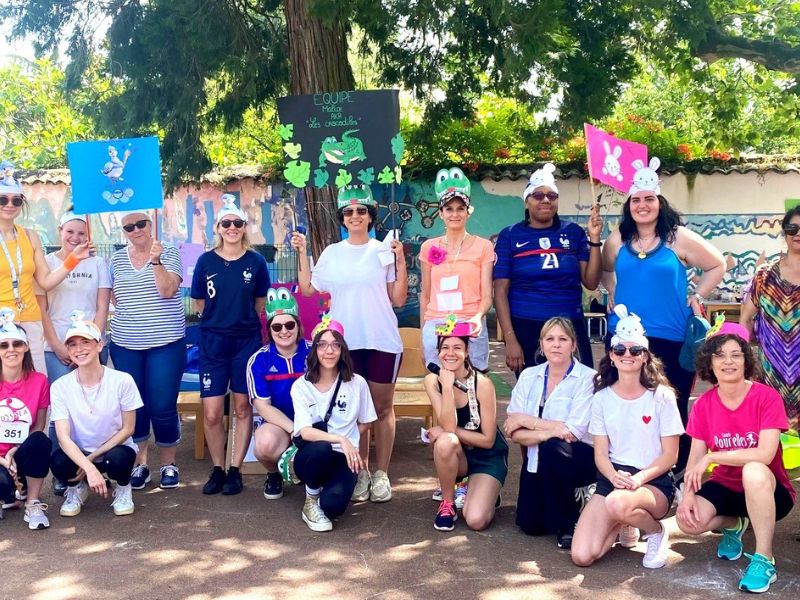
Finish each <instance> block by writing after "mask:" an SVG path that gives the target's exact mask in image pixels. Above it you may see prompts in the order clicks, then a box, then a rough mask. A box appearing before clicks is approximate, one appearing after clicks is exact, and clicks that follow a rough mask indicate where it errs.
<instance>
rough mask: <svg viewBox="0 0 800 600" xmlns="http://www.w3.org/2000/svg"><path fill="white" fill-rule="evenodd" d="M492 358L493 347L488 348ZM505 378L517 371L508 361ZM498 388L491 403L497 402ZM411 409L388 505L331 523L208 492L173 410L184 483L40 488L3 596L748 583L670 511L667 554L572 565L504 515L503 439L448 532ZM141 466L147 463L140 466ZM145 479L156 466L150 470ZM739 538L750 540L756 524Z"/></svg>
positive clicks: (431, 593) (272, 594)
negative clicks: (70, 512) (497, 458)
mask: <svg viewBox="0 0 800 600" xmlns="http://www.w3.org/2000/svg"><path fill="white" fill-rule="evenodd" d="M493 354H494V356H495V362H496V369H497V370H498V371H500V366H499V365H500V363H501V362H502V361H501V359H502V350H499V351H498V348H497V347H496V346H495V347H494V348H493ZM503 377H504V379H506V380H507V381H509V382H513V377H511V376H510V374H508V373H507V372H506V373H505V374H504V375H503ZM507 401H508V398H502V399H501V404H502V406H501V408H500V410H499V411H498V412H499V413H500V414H501V415H505V406H506V404H507ZM421 424H422V421H421V419H413V418H404V419H400V420H399V422H398V428H397V443H396V446H395V454H394V458H393V462H392V470H391V473H390V475H391V478H392V482H393V487H394V499H393V500H392V501H391V502H389V503H387V504H370V503H369V502H367V503H363V504H358V505H351V508H350V510H349V511H348V513H347V514H345V515H344V516H343V517H342V518H341V519H339V520H338V522H336V524H335V527H334V530H333V531H332V532H331V533H325V534H319V533H313V532H312V531H310V530H309V529H308V528H307V527H306V526H305V525H304V524H303V522H302V521H301V520H300V510H301V506H302V499H303V489H302V488H301V487H297V486H295V487H290V488H287V491H286V494H285V496H284V498H283V499H281V500H278V501H266V500H265V499H264V498H263V496H262V494H261V492H262V485H263V477H262V476H247V477H245V485H246V487H245V490H244V492H243V493H242V494H240V495H238V496H228V497H226V496H212V497H209V496H203V495H202V494H201V493H200V488H201V487H202V485H203V483H204V482H205V479H206V476H207V474H208V470H209V468H210V463H209V462H208V460H206V461H196V460H195V459H194V458H193V455H192V448H193V437H194V423H193V422H192V421H191V420H189V421H187V422H185V423H184V442H183V443H182V445H181V447H180V450H179V456H178V458H179V466H180V467H181V475H182V479H183V485H182V487H181V488H179V489H177V490H169V491H165V490H159V489H158V488H155V487H153V486H152V485H151V486H149V487H148V489H146V490H144V491H141V492H134V499H135V501H136V512H135V514H134V515H132V516H128V517H115V516H114V515H113V513H112V511H111V508H110V506H109V505H108V502H106V501H103V500H101V499H99V498H97V497H93V498H91V499H90V500H89V502H88V504H87V506H86V507H85V508H84V511H83V512H82V513H81V515H80V516H78V517H76V518H61V517H59V515H58V507H59V506H60V504H61V499H60V498H59V499H56V498H54V497H51V496H50V485H49V483H48V484H47V485H46V490H47V491H46V493H45V497H44V498H43V501H45V502H49V503H50V505H51V508H50V518H51V523H52V526H51V528H50V529H49V530H45V531H29V530H28V529H27V527H26V525H25V523H23V521H22V514H21V513H20V511H6V518H5V520H4V521H0V540H2V541H0V556H2V557H3V561H2V563H3V567H2V571H3V576H2V587H0V598H2V599H28V598H30V599H34V600H73V599H75V600H77V599H79V598H99V599H106V598H108V599H116V598H126V599H138V598H142V599H144V598H147V599H152V600H159V599H165V600H166V599H193V600H200V599H210V598H258V599H271V598H282V599H286V598H314V597H319V598H330V599H334V598H353V599H368V598H387V599H398V600H402V599H407V598H445V597H460V598H480V599H482V600H499V599H501V598H502V599H516V598H520V599H522V598H526V599H529V598H537V599H538V598H542V599H547V598H575V599H587V600H589V599H591V600H601V599H605V598H608V599H614V600H626V599H629V598H648V599H649V600H659V599H662V598H663V599H669V600H674V599H675V598H682V599H685V600H692V599H698V600H699V599H701V598H703V599H706V598H728V597H743V593H742V592H739V591H738V590H737V589H736V583H737V581H738V579H739V577H740V574H741V571H742V569H744V567H745V566H746V561H745V559H740V560H739V561H737V562H735V563H726V562H723V561H719V560H717V559H716V558H715V557H714V552H715V549H716V543H717V539H718V538H717V536H714V535H711V534H707V535H705V536H702V537H700V538H695V539H692V538H689V537H686V536H684V535H682V534H681V533H680V532H679V531H678V529H677V527H676V526H675V523H674V519H670V521H669V525H670V532H671V541H672V547H671V552H670V555H669V562H668V564H667V566H666V567H665V568H663V569H659V570H655V571H653V570H648V569H645V568H643V567H642V565H641V559H642V554H643V552H644V543H640V544H639V545H638V546H637V547H636V548H634V549H633V550H624V549H620V548H615V549H613V550H612V551H611V553H610V554H609V555H608V556H607V557H605V558H604V559H603V560H602V561H600V562H599V563H598V564H596V565H594V566H592V567H591V568H588V569H579V568H577V567H575V566H573V565H572V563H571V562H570V560H569V556H568V554H567V553H565V552H563V551H559V550H557V549H556V545H555V539H554V538H553V537H540V538H533V537H528V536H526V535H524V534H522V533H521V532H520V531H519V530H518V529H517V528H516V527H515V525H514V505H515V502H516V492H517V483H518V479H519V470H520V464H521V458H520V453H519V452H518V450H517V449H516V448H512V452H511V454H510V460H509V462H510V472H509V477H508V479H507V481H506V484H505V488H504V490H503V501H502V506H501V508H500V509H499V511H498V514H497V519H496V521H495V523H494V524H493V525H492V526H491V527H490V528H489V529H488V530H487V531H485V532H481V533H475V532H471V531H469V530H468V529H467V528H466V527H465V526H464V524H463V523H461V522H459V523H457V525H456V529H455V531H453V532H452V533H441V532H437V531H435V530H434V529H433V526H432V523H433V518H434V513H435V510H436V506H437V504H436V503H435V502H432V501H431V499H430V495H431V492H432V490H433V489H434V488H435V487H436V481H435V479H434V475H433V473H434V471H433V461H432V459H431V454H430V450H429V448H428V447H427V446H424V445H422V444H421V443H420V441H419V440H418V436H419V428H420V425H421ZM151 466H152V465H151ZM154 479H156V480H157V479H158V477H157V469H156V473H154ZM798 530H800V527H799V526H798V513H797V511H794V512H793V513H790V515H789V516H788V517H787V518H786V519H785V520H784V521H782V522H781V523H779V524H778V530H777V534H776V537H775V553H776V556H777V558H778V575H779V577H778V581H777V583H775V584H774V585H773V586H772V590H771V591H770V594H769V596H771V597H782V598H790V597H792V598H794V597H797V596H798V594H800V564H799V561H798V555H799V553H798V550H800V542H796V541H795V539H794V537H795V533H796V532H797V531H798ZM745 548H746V550H747V551H752V549H753V538H752V533H751V532H748V534H746V536H745Z"/></svg>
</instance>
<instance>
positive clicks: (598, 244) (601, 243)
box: [589, 241, 603, 248]
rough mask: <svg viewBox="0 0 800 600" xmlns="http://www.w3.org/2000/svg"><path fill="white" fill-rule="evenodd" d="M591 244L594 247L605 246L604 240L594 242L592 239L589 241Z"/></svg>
mask: <svg viewBox="0 0 800 600" xmlns="http://www.w3.org/2000/svg"><path fill="white" fill-rule="evenodd" d="M589 245H590V246H591V247H592V248H602V247H603V242H592V241H589Z"/></svg>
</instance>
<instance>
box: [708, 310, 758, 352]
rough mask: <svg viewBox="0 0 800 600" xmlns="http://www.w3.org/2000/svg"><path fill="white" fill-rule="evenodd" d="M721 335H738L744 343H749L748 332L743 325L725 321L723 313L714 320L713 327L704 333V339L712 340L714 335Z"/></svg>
mask: <svg viewBox="0 0 800 600" xmlns="http://www.w3.org/2000/svg"><path fill="white" fill-rule="evenodd" d="M723 333H729V334H732V335H738V336H739V337H740V338H742V339H743V340H744V341H745V342H747V343H748V344H749V343H750V332H749V331H747V329H745V327H744V326H743V325H740V324H739V323H735V322H733V321H726V320H725V313H718V314H717V316H716V318H715V319H714V326H713V327H712V328H711V329H709V330H708V333H706V339H709V338H712V337H714V336H715V335H722V334H723Z"/></svg>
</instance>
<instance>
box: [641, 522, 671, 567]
mask: <svg viewBox="0 0 800 600" xmlns="http://www.w3.org/2000/svg"><path fill="white" fill-rule="evenodd" d="M659 524H660V525H661V531H659V532H656V533H648V534H647V535H646V536H645V539H646V540H647V552H645V553H644V558H643V559H642V566H644V567H647V568H648V569H660V568H661V567H663V566H664V565H665V564H667V552H668V551H669V533H667V528H666V527H664V523H661V522H659Z"/></svg>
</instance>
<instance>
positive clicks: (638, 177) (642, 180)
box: [628, 156, 661, 196]
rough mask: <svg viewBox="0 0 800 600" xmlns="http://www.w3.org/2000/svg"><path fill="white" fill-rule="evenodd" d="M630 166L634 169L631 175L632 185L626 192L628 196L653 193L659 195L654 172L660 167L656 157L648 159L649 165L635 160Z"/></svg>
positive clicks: (659, 186)
mask: <svg viewBox="0 0 800 600" xmlns="http://www.w3.org/2000/svg"><path fill="white" fill-rule="evenodd" d="M631 166H632V167H633V168H634V169H636V173H634V174H633V183H632V184H631V189H630V190H629V191H628V196H632V195H633V194H635V193H636V192H655V193H656V194H660V193H661V185H660V182H659V181H658V173H656V170H657V169H658V167H660V166H661V161H660V160H659V159H658V157H657V156H654V157H653V158H651V159H650V164H648V165H645V164H644V162H643V161H641V160H639V159H636V160H635V161H633V162H632V163H631Z"/></svg>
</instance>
